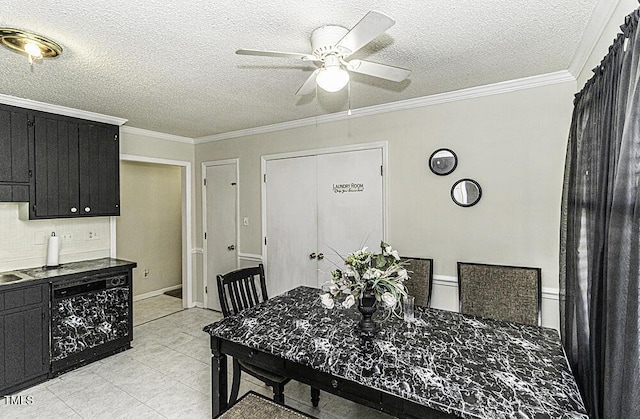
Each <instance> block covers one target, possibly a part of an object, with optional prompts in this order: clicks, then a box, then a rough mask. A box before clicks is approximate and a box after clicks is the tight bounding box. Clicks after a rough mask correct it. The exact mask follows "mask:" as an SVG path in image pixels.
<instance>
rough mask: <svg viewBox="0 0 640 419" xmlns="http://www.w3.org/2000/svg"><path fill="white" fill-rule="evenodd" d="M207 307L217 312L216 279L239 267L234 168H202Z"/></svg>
mask: <svg viewBox="0 0 640 419" xmlns="http://www.w3.org/2000/svg"><path fill="white" fill-rule="evenodd" d="M205 168H206V171H205V179H206V184H205V190H206V194H205V196H206V226H205V235H206V236H205V237H206V239H205V251H206V259H207V260H206V263H207V272H206V275H207V276H206V278H207V280H206V284H207V285H206V286H207V294H206V297H205V301H206V307H207V308H211V309H214V310H218V311H220V310H221V308H220V300H219V298H218V288H217V283H216V276H217V275H218V274H224V273H227V272H229V271H232V270H234V269H236V268H237V267H238V250H237V243H236V240H237V225H238V222H237V190H238V187H237V165H236V164H235V163H230V164H218V165H207V166H205Z"/></svg>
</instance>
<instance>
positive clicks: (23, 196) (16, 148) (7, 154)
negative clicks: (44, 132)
mask: <svg viewBox="0 0 640 419" xmlns="http://www.w3.org/2000/svg"><path fill="white" fill-rule="evenodd" d="M31 135H32V126H31V120H30V115H29V113H28V112H27V111H26V110H25V109H21V108H15V107H13V106H6V105H0V202H21V201H25V202H26V201H28V200H29V183H30V182H31V172H30V159H29V156H30V154H29V144H30V141H29V140H30V137H31Z"/></svg>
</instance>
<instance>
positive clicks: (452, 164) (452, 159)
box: [429, 148, 458, 176]
mask: <svg viewBox="0 0 640 419" xmlns="http://www.w3.org/2000/svg"><path fill="white" fill-rule="evenodd" d="M456 166H458V156H456V153H454V152H453V151H451V150H449V149H448V148H439V149H437V150H436V151H434V152H433V154H432V155H431V157H429V169H431V171H432V172H433V173H435V174H436V175H438V176H445V175H448V174H449V173H451V172H453V171H454V170H456Z"/></svg>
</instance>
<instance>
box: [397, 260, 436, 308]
mask: <svg viewBox="0 0 640 419" xmlns="http://www.w3.org/2000/svg"><path fill="white" fill-rule="evenodd" d="M400 260H401V262H404V263H405V264H406V265H405V267H406V269H407V271H409V279H408V280H407V281H405V283H404V285H405V287H407V293H408V294H409V295H412V296H414V297H415V302H414V303H415V305H418V306H422V307H429V306H430V305H431V288H432V285H433V259H422V258H413V257H406V256H402V257H400Z"/></svg>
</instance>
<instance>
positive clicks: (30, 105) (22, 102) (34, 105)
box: [0, 93, 128, 125]
mask: <svg viewBox="0 0 640 419" xmlns="http://www.w3.org/2000/svg"><path fill="white" fill-rule="evenodd" d="M0 103H3V104H5V105H11V106H18V107H20V108H27V109H33V110H35V111H42V112H49V113H55V114H58V115H65V116H70V117H73V118H80V119H88V120H89V121H96V122H104V123H105V124H112V125H122V124H124V123H125V122H127V121H128V120H127V119H123V118H117V117H115V116H110V115H104V114H101V113H95V112H89V111H83V110H81V109H74V108H67V107H66V106H59V105H52V104H50V103H44V102H38V101H36V100H30V99H23V98H21V97H16V96H9V95H3V94H1V93H0Z"/></svg>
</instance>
